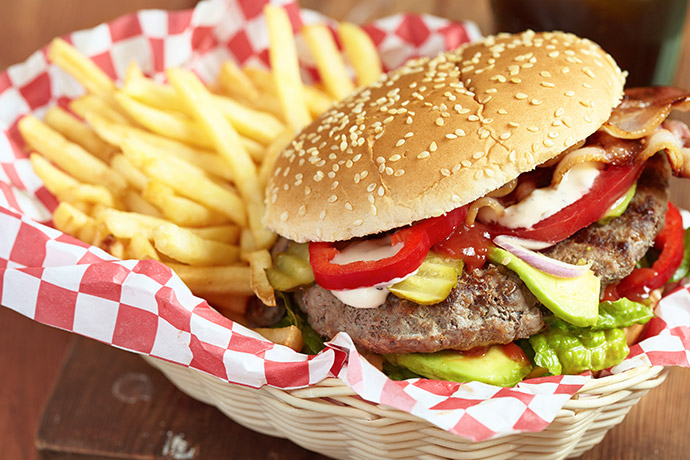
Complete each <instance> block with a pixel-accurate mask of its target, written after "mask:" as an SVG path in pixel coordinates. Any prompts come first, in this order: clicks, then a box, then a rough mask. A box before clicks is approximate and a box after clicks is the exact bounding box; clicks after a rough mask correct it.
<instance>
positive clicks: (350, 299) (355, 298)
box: [331, 270, 417, 308]
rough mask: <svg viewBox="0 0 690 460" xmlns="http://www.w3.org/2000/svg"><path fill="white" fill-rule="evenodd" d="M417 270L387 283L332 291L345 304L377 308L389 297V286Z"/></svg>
mask: <svg viewBox="0 0 690 460" xmlns="http://www.w3.org/2000/svg"><path fill="white" fill-rule="evenodd" d="M415 273H417V270H415V271H413V272H412V273H408V274H407V275H405V276H403V277H402V278H395V279H392V280H390V281H386V282H385V283H381V284H377V285H376V286H369V287H361V288H357V289H343V290H341V291H331V294H333V295H334V296H335V297H336V298H337V299H338V300H340V301H341V302H342V303H344V304H345V305H349V306H351V307H355V308H377V307H380V306H381V305H383V303H384V302H385V301H386V297H388V293H389V292H390V291H388V287H389V286H392V285H394V284H395V283H399V282H401V281H402V280H404V279H406V278H408V277H410V276H412V275H414V274H415Z"/></svg>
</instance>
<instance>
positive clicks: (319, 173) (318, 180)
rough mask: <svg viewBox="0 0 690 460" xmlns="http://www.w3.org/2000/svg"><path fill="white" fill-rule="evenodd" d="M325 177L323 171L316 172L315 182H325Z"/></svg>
mask: <svg viewBox="0 0 690 460" xmlns="http://www.w3.org/2000/svg"><path fill="white" fill-rule="evenodd" d="M324 177H325V175H324V173H323V171H316V174H314V181H315V182H320V181H321V180H323V178H324Z"/></svg>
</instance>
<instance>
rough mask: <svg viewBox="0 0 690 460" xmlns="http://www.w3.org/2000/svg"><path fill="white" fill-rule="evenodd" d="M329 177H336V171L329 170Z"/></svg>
mask: <svg viewBox="0 0 690 460" xmlns="http://www.w3.org/2000/svg"><path fill="white" fill-rule="evenodd" d="M335 166H338V165H335ZM328 178H329V179H335V172H334V171H329V172H328Z"/></svg>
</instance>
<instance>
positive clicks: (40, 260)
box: [0, 0, 690, 440]
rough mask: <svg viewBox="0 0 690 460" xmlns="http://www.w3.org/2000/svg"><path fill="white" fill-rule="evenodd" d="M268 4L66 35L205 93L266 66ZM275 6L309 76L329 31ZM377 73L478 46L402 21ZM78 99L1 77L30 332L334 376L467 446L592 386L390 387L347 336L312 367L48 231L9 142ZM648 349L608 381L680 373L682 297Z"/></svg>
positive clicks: (215, 3)
mask: <svg viewBox="0 0 690 460" xmlns="http://www.w3.org/2000/svg"><path fill="white" fill-rule="evenodd" d="M267 2H268V0H263V1H258V0H210V1H204V2H201V3H199V5H198V6H197V7H196V8H195V9H194V10H188V11H181V12H165V11H141V12H138V13H135V14H132V15H128V16H124V17H121V18H119V19H116V20H115V21H113V22H111V23H108V24H103V25H100V26H98V27H95V28H93V29H90V30H85V31H79V32H74V33H72V34H70V35H69V36H66V37H64V38H66V39H67V40H68V41H70V42H71V43H72V44H74V45H75V46H76V47H77V48H78V49H80V50H81V51H82V52H84V53H85V54H87V55H88V56H90V57H91V58H92V59H93V60H94V61H95V62H96V63H97V64H98V65H99V66H100V67H101V68H103V69H104V70H105V71H106V72H107V73H108V74H109V75H110V76H111V77H112V78H114V79H116V80H117V79H119V78H120V77H122V75H123V74H124V71H125V68H126V65H127V64H128V63H129V61H130V60H132V59H134V60H136V61H137V62H138V63H139V64H140V65H141V67H142V68H143V70H144V71H145V72H146V73H147V74H149V75H151V76H152V77H153V78H156V79H158V80H163V79H164V74H163V71H164V69H165V68H167V67H171V66H184V67H188V68H191V69H193V70H194V71H196V72H197V73H198V74H199V75H200V76H201V77H202V78H204V79H206V80H207V81H211V80H212V79H213V78H214V77H215V75H216V74H217V72H218V69H219V66H220V63H222V62H223V61H224V60H225V59H234V60H235V61H236V62H238V63H239V64H241V65H259V66H267V65H268V52H267V46H268V39H267V31H266V27H265V23H264V20H263V17H262V8H263V6H264V5H265V3H267ZM275 3H278V4H280V5H282V6H283V7H284V8H285V9H286V10H287V11H288V14H289V16H290V18H291V21H292V24H293V28H294V29H295V31H296V34H297V35H298V51H299V52H300V54H301V58H303V60H302V68H303V72H304V75H305V78H314V77H315V76H316V72H315V70H314V66H313V62H312V61H311V59H310V58H309V56H308V53H307V52H306V49H305V47H304V45H303V42H302V41H301V40H300V39H299V32H298V31H299V28H300V26H301V25H302V24H304V23H311V22H315V21H326V22H328V23H329V24H332V22H331V21H330V20H328V18H324V17H322V16H320V15H318V14H317V13H314V12H310V11H303V10H300V9H299V8H298V6H297V4H296V3H293V2H288V1H278V2H275ZM365 29H366V31H367V32H368V33H369V34H370V35H371V37H372V38H373V40H374V42H375V43H376V45H377V47H378V48H379V50H380V52H381V56H382V59H383V62H384V65H385V66H386V68H388V69H390V68H395V67H397V66H399V65H400V64H401V63H402V62H404V61H405V60H406V59H409V58H410V57H414V56H419V55H428V54H435V53H437V52H439V51H441V50H443V49H448V48H453V47H456V46H458V45H460V44H462V43H464V42H467V41H471V40H473V39H476V38H477V37H478V36H479V33H478V31H477V30H476V28H475V27H474V25H472V24H470V23H452V22H450V21H447V20H444V19H440V18H435V17H431V16H423V15H422V16H420V15H397V16H394V17H390V18H386V19H383V20H380V21H377V22H375V23H372V24H369V25H367V26H366V27H365ZM82 92H83V90H82V89H81V88H80V87H79V85H77V84H76V82H74V81H73V80H72V79H71V78H70V77H69V76H68V75H65V74H64V73H63V72H61V71H60V69H58V68H56V67H55V66H54V65H52V64H51V63H50V62H48V61H47V59H46V50H45V49H42V50H39V51H37V52H36V53H34V54H33V55H32V56H31V57H30V58H29V59H28V60H27V61H25V62H24V63H21V64H18V65H16V66H13V67H11V68H9V69H8V70H7V71H6V72H4V73H2V74H0V127H1V128H2V135H0V304H2V305H4V306H5V307H8V308H10V309H13V310H15V311H17V312H19V313H21V314H23V315H25V316H27V317H29V318H32V319H34V320H36V321H38V322H41V323H44V324H47V325H50V326H54V327H59V328H62V329H65V330H68V331H72V332H74V333H78V334H81V335H84V336H86V337H91V338H93V339H96V340H99V341H101V342H105V343H108V344H111V345H113V346H116V347H118V348H122V349H125V350H129V351H132V352H136V353H142V354H146V355H150V356H154V357H157V358H160V359H164V360H167V361H169V362H173V363H176V364H179V365H182V366H187V367H190V368H194V369H198V370H199V371H202V372H206V373H209V374H212V375H214V376H217V377H218V378H219V379H222V380H224V381H227V382H230V383H233V384H239V385H245V386H250V387H255V388H258V387H261V386H263V385H271V386H274V387H277V388H282V389H290V388H303V387H306V386H309V385H313V384H315V383H317V382H319V381H321V380H323V379H325V378H327V377H333V376H337V377H339V378H341V379H342V380H343V381H344V382H345V383H346V384H347V385H349V386H350V387H351V388H353V390H354V391H356V392H357V393H358V394H359V395H360V396H361V397H362V398H364V399H366V400H368V401H371V402H374V403H379V404H385V405H387V406H391V407H394V408H396V409H399V410H402V411H406V412H409V413H412V414H415V415H418V416H420V417H422V418H425V419H426V420H429V421H430V422H431V423H433V424H435V425H437V426H439V427H441V428H444V429H446V430H448V431H451V432H453V433H456V434H458V435H461V436H464V437H467V438H469V439H473V440H484V439H489V438H493V437H497V436H501V435H505V434H509V433H515V432H521V431H539V430H542V429H544V428H545V427H546V426H547V425H548V423H549V422H550V421H552V420H553V418H554V417H555V416H556V414H557V412H558V410H559V409H560V407H562V405H563V403H564V402H565V401H567V400H568V399H569V398H570V397H571V396H572V395H573V394H574V393H575V392H576V391H577V390H579V389H580V388H581V387H582V385H584V383H585V382H586V381H587V379H588V378H589V376H557V377H549V378H545V379H538V380H531V381H527V382H523V383H521V384H519V385H518V386H517V387H516V388H512V389H503V388H498V387H493V386H490V385H485V384H479V383H469V384H458V383H452V382H438V381H431V380H410V381H404V382H394V381H391V380H389V379H388V378H387V377H386V376H384V375H383V374H382V373H381V372H379V371H378V370H377V369H375V368H374V367H373V366H371V365H370V364H369V363H368V362H367V361H365V360H364V359H363V358H362V357H361V356H360V355H359V354H358V352H357V350H356V349H355V347H354V345H353V343H352V341H351V339H350V338H349V337H348V336H347V335H346V334H339V335H338V336H336V337H335V338H334V339H333V340H332V341H331V342H330V343H328V344H327V347H326V349H325V350H324V351H322V352H321V353H319V354H318V355H315V356H307V355H303V354H299V353H296V352H294V351H292V350H290V349H288V348H286V347H283V346H280V345H275V344H273V343H271V342H269V341H267V340H265V339H263V338H262V337H260V336H258V335H257V334H256V333H254V332H252V331H250V330H248V329H246V328H244V327H242V326H240V325H238V324H235V323H233V322H232V321H230V320H228V319H227V318H224V317H223V316H221V315H219V314H218V313H217V312H216V311H215V310H213V309H211V308H210V307H209V306H208V304H207V303H206V302H205V301H204V300H203V299H200V298H197V297H195V296H194V295H192V293H191V292H190V291H189V289H188V288H187V287H186V286H185V285H184V284H183V283H182V282H181V281H180V279H179V278H178V277H177V276H176V275H175V274H174V273H173V272H172V271H171V270H170V269H169V268H167V267H165V266H164V265H161V264H159V263H156V262H153V261H132V260H128V261H121V260H116V259H114V258H113V257H112V256H110V255H108V254H106V253H105V252H103V251H101V250H100V249H98V248H94V247H90V246H88V245H86V244H84V243H82V242H80V241H77V240H75V239H74V238H71V237H69V236H67V235H64V234H62V233H61V232H59V231H57V230H55V229H54V228H52V227H50V216H51V212H52V211H53V210H54V209H55V206H56V204H57V202H56V200H55V198H54V197H53V196H51V195H50V193H48V192H47V190H46V189H45V187H44V186H43V185H42V184H41V182H40V180H39V179H38V178H37V177H36V176H35V175H34V174H33V172H32V170H31V166H30V164H29V161H28V155H27V153H26V152H25V150H24V144H23V142H22V140H21V137H20V136H19V135H18V132H17V128H16V123H17V121H18V120H19V118H21V116H22V115H24V114H27V113H34V114H36V115H38V116H41V115H42V114H43V113H44V112H45V110H46V109H47V108H48V107H50V106H51V105H54V104H64V103H65V102H66V101H67V100H69V99H71V98H74V97H76V96H79V95H81V94H82ZM659 312H660V314H659V318H658V319H656V320H654V321H655V322H654V323H653V325H652V327H650V331H651V332H650V333H649V334H648V335H649V338H648V339H647V340H645V341H644V342H642V343H641V344H639V345H638V346H636V347H635V348H634V349H633V352H632V353H631V358H630V359H628V360H626V361H625V362H624V363H622V364H621V365H619V366H617V367H616V368H614V369H612V372H620V371H622V370H624V369H626V368H629V367H634V366H637V365H643V364H664V365H684V366H688V351H689V350H690V340H688V337H690V292H688V290H687V289H681V290H680V291H678V292H676V293H675V294H673V295H671V296H669V297H668V298H666V299H663V300H662V302H661V304H660V307H659Z"/></svg>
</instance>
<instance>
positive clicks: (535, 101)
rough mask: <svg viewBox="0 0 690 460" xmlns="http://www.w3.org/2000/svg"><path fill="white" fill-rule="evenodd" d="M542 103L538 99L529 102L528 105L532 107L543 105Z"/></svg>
mask: <svg viewBox="0 0 690 460" xmlns="http://www.w3.org/2000/svg"><path fill="white" fill-rule="evenodd" d="M543 103H544V101H541V100H539V99H532V100H531V101H530V104H532V105H541V104H543Z"/></svg>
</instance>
